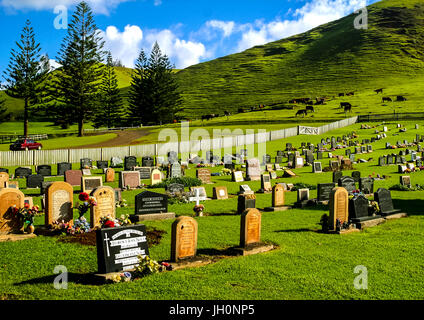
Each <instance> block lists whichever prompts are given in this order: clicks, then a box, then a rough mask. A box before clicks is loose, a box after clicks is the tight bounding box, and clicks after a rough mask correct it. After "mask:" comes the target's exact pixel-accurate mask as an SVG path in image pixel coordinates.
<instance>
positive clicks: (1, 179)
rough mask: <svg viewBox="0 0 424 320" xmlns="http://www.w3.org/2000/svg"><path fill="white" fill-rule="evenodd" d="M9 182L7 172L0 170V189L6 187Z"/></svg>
mask: <svg viewBox="0 0 424 320" xmlns="http://www.w3.org/2000/svg"><path fill="white" fill-rule="evenodd" d="M8 184H9V174H8V173H7V172H0V189H2V188H7V187H8Z"/></svg>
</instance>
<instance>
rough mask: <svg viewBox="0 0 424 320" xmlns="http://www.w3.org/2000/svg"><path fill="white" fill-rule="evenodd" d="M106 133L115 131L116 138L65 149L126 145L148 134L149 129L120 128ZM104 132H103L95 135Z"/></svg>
mask: <svg viewBox="0 0 424 320" xmlns="http://www.w3.org/2000/svg"><path fill="white" fill-rule="evenodd" d="M106 133H115V134H117V137H116V138H113V139H111V140H108V141H104V142H99V143H95V144H87V145H83V146H78V147H70V148H66V149H86V148H108V147H119V146H128V145H130V144H131V142H132V141H134V140H137V139H139V138H141V137H144V136H146V135H148V134H149V130H147V129H144V130H122V131H110V132H106ZM101 134H105V133H104V132H102V133H99V134H97V135H101Z"/></svg>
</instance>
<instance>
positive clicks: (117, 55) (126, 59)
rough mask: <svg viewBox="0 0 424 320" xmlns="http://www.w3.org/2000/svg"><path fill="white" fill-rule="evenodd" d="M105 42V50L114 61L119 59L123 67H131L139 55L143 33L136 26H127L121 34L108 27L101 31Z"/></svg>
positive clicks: (115, 29)
mask: <svg viewBox="0 0 424 320" xmlns="http://www.w3.org/2000/svg"><path fill="white" fill-rule="evenodd" d="M101 36H102V37H103V39H104V40H105V49H106V50H109V51H110V52H112V57H113V59H114V60H116V59H119V60H120V61H121V62H122V64H123V65H125V66H127V67H133V66H134V61H135V60H136V59H137V57H138V55H139V53H140V47H141V41H142V40H143V31H142V30H141V29H140V27H138V26H131V25H127V26H126V27H125V29H124V31H123V32H120V31H119V30H118V29H117V28H116V27H115V26H109V27H107V28H106V31H101Z"/></svg>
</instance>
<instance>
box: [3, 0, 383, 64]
mask: <svg viewBox="0 0 424 320" xmlns="http://www.w3.org/2000/svg"><path fill="white" fill-rule="evenodd" d="M78 2H79V1H78V0H0V27H1V30H2V32H1V33H2V41H1V42H0V72H2V71H3V70H4V69H5V67H6V66H7V63H8V61H9V57H10V49H11V48H12V47H15V41H16V40H18V39H19V36H20V33H21V30H22V28H23V26H24V24H25V21H26V19H30V21H31V22H32V26H33V28H34V30H35V33H36V40H37V41H38V42H40V43H41V47H42V52H43V53H48V55H49V57H50V58H51V59H54V58H55V57H56V56H57V52H58V49H59V47H60V43H61V41H62V39H63V38H64V37H65V35H66V30H65V29H56V28H55V27H54V21H55V19H56V20H57V17H58V14H55V13H54V10H55V8H56V7H57V6H59V5H60V6H63V7H61V8H63V9H65V8H66V10H67V11H57V12H61V13H63V12H67V14H68V20H69V21H70V20H71V15H72V13H73V10H74V8H75V4H76V3H78ZM87 2H88V3H89V5H90V6H91V7H92V9H93V11H94V13H95V21H96V24H97V27H98V28H99V29H100V30H101V32H102V35H103V37H104V39H105V41H106V49H109V50H110V51H111V52H112V55H113V56H114V59H119V60H121V61H122V63H124V65H126V66H128V67H132V66H133V64H134V61H135V59H136V58H137V56H138V54H139V51H140V49H141V48H143V49H144V50H145V51H146V52H147V53H148V52H149V51H150V49H151V47H152V45H153V43H154V42H155V41H158V43H159V46H160V48H161V49H162V51H163V52H165V53H166V54H167V55H168V56H169V57H170V60H171V62H172V63H173V64H174V65H175V66H176V67H177V68H185V67H188V66H190V65H193V64H197V63H199V62H204V61H208V60H211V59H214V58H217V57H221V56H225V55H228V54H232V53H236V52H241V51H243V50H245V49H248V48H250V47H252V46H255V45H261V44H264V43H267V42H271V41H275V40H279V39H282V38H286V37H288V36H291V35H294V34H298V33H301V32H304V31H307V30H309V29H311V28H313V27H316V26H318V25H320V24H323V23H326V22H329V21H332V20H336V19H339V18H341V17H343V16H345V15H347V14H350V13H352V12H354V11H355V10H357V9H360V8H362V7H364V5H365V4H370V3H373V2H376V0H286V1H283V0H261V1H258V0H213V1H206V0H87ZM61 21H63V20H61Z"/></svg>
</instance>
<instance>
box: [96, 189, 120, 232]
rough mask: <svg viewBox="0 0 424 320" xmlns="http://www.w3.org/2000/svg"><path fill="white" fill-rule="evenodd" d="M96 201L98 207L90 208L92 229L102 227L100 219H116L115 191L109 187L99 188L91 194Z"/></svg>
mask: <svg viewBox="0 0 424 320" xmlns="http://www.w3.org/2000/svg"><path fill="white" fill-rule="evenodd" d="M91 196H93V197H94V198H95V199H96V205H95V206H92V207H91V208H90V226H91V228H95V227H100V219H101V218H103V217H110V218H112V219H115V214H116V200H115V191H114V190H113V188H111V187H109V186H101V187H97V188H96V189H94V190H93V191H92V192H91Z"/></svg>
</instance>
